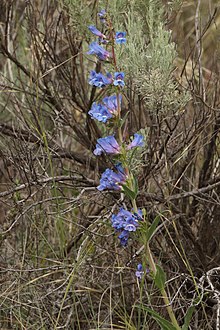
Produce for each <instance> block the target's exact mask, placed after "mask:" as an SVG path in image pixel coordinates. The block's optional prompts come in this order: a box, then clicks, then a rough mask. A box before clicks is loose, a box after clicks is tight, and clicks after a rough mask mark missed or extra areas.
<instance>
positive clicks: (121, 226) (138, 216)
mask: <svg viewBox="0 0 220 330" xmlns="http://www.w3.org/2000/svg"><path fill="white" fill-rule="evenodd" d="M140 220H142V212H141V210H138V212H137V213H131V212H129V211H127V210H125V209H123V208H121V209H120V211H119V213H118V214H113V215H112V220H111V222H112V227H113V228H114V229H115V231H116V232H120V235H119V236H118V238H119V239H120V242H121V245H122V246H125V245H127V242H128V238H129V234H130V232H134V231H136V229H137V227H138V226H139V221H140Z"/></svg>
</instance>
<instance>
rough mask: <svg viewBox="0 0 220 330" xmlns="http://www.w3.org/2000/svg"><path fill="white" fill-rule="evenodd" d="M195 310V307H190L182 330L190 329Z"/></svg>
mask: <svg viewBox="0 0 220 330" xmlns="http://www.w3.org/2000/svg"><path fill="white" fill-rule="evenodd" d="M194 310H195V306H190V307H189V309H188V311H187V312H186V315H185V317H184V324H183V326H182V330H188V328H189V323H190V321H191V318H192V315H193V312H194Z"/></svg>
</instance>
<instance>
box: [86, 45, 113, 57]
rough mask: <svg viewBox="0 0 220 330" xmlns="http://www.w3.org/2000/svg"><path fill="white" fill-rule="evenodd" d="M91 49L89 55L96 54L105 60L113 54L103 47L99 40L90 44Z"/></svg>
mask: <svg viewBox="0 0 220 330" xmlns="http://www.w3.org/2000/svg"><path fill="white" fill-rule="evenodd" d="M89 47H90V50H89V51H88V52H87V54H89V55H96V56H97V57H98V58H99V59H100V60H102V61H105V60H107V59H108V58H109V57H111V54H110V53H109V52H108V51H107V50H106V49H104V48H102V47H101V46H100V45H99V44H98V43H97V42H95V41H94V42H92V43H91V44H90V45H89Z"/></svg>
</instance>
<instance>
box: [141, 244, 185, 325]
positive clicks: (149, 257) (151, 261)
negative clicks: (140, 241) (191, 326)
mask: <svg viewBox="0 0 220 330" xmlns="http://www.w3.org/2000/svg"><path fill="white" fill-rule="evenodd" d="M146 254H147V260H148V262H149V266H150V269H151V271H152V272H153V274H154V276H156V273H157V268H156V264H155V262H154V258H153V254H152V252H151V249H150V246H149V243H147V245H146ZM161 294H162V297H163V301H164V303H165V305H166V309H167V312H168V314H169V317H170V320H171V322H172V324H173V326H174V327H175V328H176V329H177V330H181V328H180V326H179V325H178V322H177V320H176V317H175V315H174V312H173V309H172V307H171V306H170V301H169V298H168V295H167V293H166V290H165V289H164V288H163V289H161Z"/></svg>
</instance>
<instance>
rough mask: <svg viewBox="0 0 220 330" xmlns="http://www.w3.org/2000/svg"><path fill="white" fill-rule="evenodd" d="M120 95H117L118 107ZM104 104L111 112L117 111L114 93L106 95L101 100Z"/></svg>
mask: <svg viewBox="0 0 220 330" xmlns="http://www.w3.org/2000/svg"><path fill="white" fill-rule="evenodd" d="M121 100H122V96H121V95H119V103H120V104H119V107H121ZM102 102H103V103H104V105H105V106H106V107H107V108H108V111H109V112H110V113H112V114H116V113H117V112H118V100H117V96H116V95H111V96H106V97H104V99H103V100H102Z"/></svg>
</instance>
